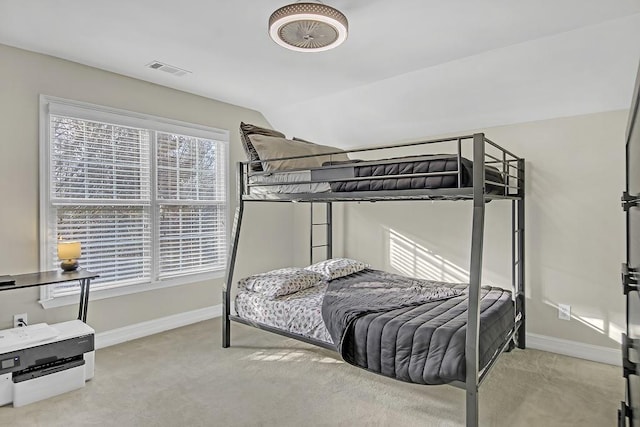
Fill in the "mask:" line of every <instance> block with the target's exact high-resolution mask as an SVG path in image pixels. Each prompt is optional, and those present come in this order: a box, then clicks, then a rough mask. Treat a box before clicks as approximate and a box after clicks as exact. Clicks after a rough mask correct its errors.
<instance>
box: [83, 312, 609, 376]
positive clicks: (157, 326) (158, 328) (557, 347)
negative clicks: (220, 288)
mask: <svg viewBox="0 0 640 427" xmlns="http://www.w3.org/2000/svg"><path fill="white" fill-rule="evenodd" d="M220 316H222V305H221V304H218V305H214V306H211V307H206V308H201V309H198V310H193V311H188V312H186V313H178V314H174V315H171V316H167V317H161V318H159V319H154V320H149V321H146V322H142V323H136V324H135V325H129V326H125V327H122V328H118V329H112V330H110V331H105V332H100V333H98V334H96V341H95V347H96V349H100V348H104V347H109V346H110V345H115V344H120V343H123V342H126V341H131V340H135V339H137V338H142V337H146V336H148V335H153V334H157V333H160V332H164V331H168V330H170V329H174V328H179V327H181V326H186V325H190V324H192V323H197V322H202V321H203V320H209V319H213V318H214V317H220ZM527 348H532V349H535V350H542V351H548V352H550V353H557V354H564V355H566V356H571V357H577V358H579V359H586V360H591V361H594V362H600V363H607V364H609V365H616V366H620V365H621V364H622V357H621V352H620V350H616V349H612V348H608V347H601V346H597V345H591V344H583V343H580V342H577V341H569V340H563V339H560V338H553V337H548V336H545V335H538V334H530V333H529V334H527Z"/></svg>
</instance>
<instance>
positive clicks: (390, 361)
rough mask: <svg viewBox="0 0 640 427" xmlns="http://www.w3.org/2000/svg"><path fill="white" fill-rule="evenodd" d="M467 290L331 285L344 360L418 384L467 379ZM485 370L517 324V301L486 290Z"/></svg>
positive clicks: (391, 277) (377, 276)
mask: <svg viewBox="0 0 640 427" xmlns="http://www.w3.org/2000/svg"><path fill="white" fill-rule="evenodd" d="M466 288H467V285H465V284H452V283H442V282H431V281H423V280H417V279H412V278H407V277H404V276H399V275H396V274H392V273H386V272H383V271H377V270H364V271H362V272H360V273H356V274H352V275H349V276H345V277H343V278H340V279H335V280H332V281H331V282H329V287H328V289H327V293H326V295H325V297H324V300H323V303H322V317H323V320H324V322H325V324H326V326H327V329H328V330H329V334H330V335H331V337H332V339H333V342H334V343H336V346H337V348H338V351H339V352H340V354H341V355H342V357H343V359H344V360H345V361H346V362H348V363H351V364H353V365H355V366H359V367H361V368H364V369H367V370H369V371H373V372H376V373H379V374H382V375H385V376H388V377H391V378H395V379H398V380H402V381H407V382H412V383H418V384H444V383H448V382H451V381H456V380H457V381H464V379H465V337H466V322H467V295H466ZM480 311H481V314H480V317H481V321H480V342H479V345H480V348H479V351H480V367H481V368H483V367H484V366H486V364H487V363H488V362H489V361H490V360H491V357H492V356H493V355H494V354H495V353H496V351H498V350H499V347H500V345H501V344H502V343H504V340H505V337H506V335H507V334H508V333H509V331H510V330H511V328H512V327H513V323H514V308H513V303H512V300H511V293H510V292H508V291H505V290H503V289H500V288H490V287H483V288H482V292H481V306H480Z"/></svg>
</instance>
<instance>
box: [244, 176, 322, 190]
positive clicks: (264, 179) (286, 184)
mask: <svg viewBox="0 0 640 427" xmlns="http://www.w3.org/2000/svg"><path fill="white" fill-rule="evenodd" d="M310 180H311V171H296V172H279V173H275V174H269V175H255V176H250V177H249V184H274V185H268V186H257V187H249V194H250V195H251V194H254V195H258V194H273V193H279V194H292V193H327V192H329V191H331V187H330V186H329V183H328V182H315V183H312V184H295V183H296V182H304V181H310ZM280 183H282V184H280Z"/></svg>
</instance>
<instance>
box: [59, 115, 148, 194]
mask: <svg viewBox="0 0 640 427" xmlns="http://www.w3.org/2000/svg"><path fill="white" fill-rule="evenodd" d="M50 124H51V127H50V129H51V145H50V150H51V159H52V160H51V174H52V176H51V192H52V197H53V198H58V199H60V198H62V199H70V198H71V199H115V200H127V199H133V200H135V199H142V200H149V199H150V187H149V138H150V134H149V131H147V130H143V129H135V128H130V127H124V126H114V125H110V124H106V123H99V122H93V121H88V120H79V119H72V118H68V117H61V116H51V121H50Z"/></svg>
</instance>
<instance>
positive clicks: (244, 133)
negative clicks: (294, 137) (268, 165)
mask: <svg viewBox="0 0 640 427" xmlns="http://www.w3.org/2000/svg"><path fill="white" fill-rule="evenodd" d="M250 135H266V136H275V137H280V138H284V134H283V133H282V132H278V131H277V130H273V129H267V128H262V127H260V126H256V125H252V124H249V123H244V122H240V139H241V140H242V146H243V147H244V151H245V153H247V158H248V159H249V161H252V162H253V161H257V160H260V157H259V156H258V152H257V151H256V149H255V147H254V146H253V144H252V143H251V139H250V138H249V136H250ZM250 169H251V170H252V171H256V172H259V171H262V170H263V169H262V165H261V164H260V163H251V165H250Z"/></svg>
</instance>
